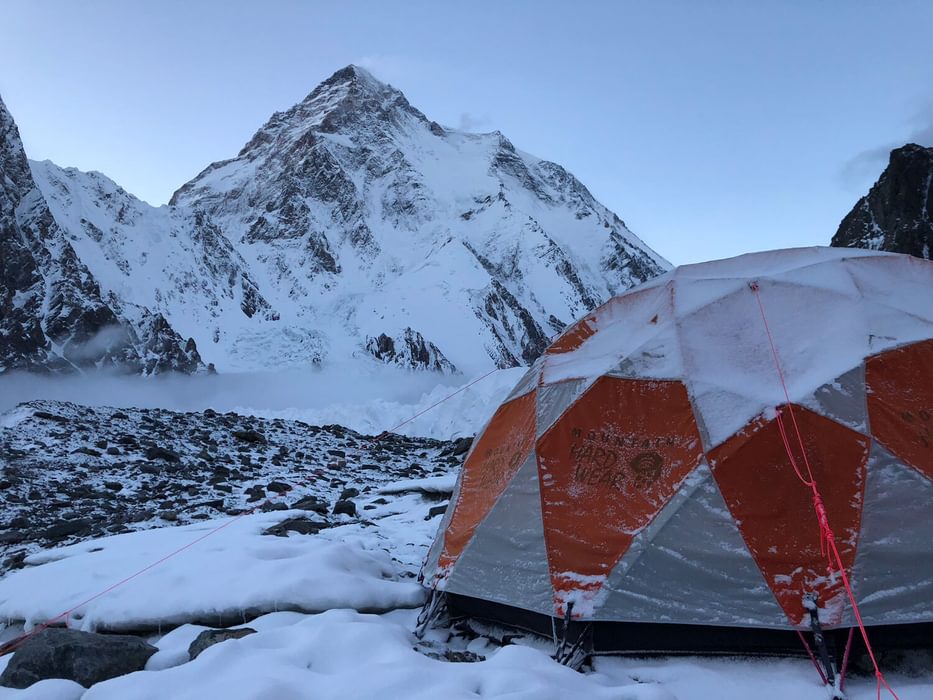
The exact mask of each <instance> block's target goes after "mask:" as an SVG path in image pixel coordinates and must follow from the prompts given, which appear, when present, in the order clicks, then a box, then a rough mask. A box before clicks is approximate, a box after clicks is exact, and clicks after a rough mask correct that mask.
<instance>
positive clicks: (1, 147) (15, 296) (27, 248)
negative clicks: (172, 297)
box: [0, 101, 204, 374]
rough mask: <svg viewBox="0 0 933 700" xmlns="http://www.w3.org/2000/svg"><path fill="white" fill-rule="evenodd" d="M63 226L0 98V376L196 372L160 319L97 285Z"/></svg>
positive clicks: (197, 363)
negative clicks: (16, 372) (18, 372)
mask: <svg viewBox="0 0 933 700" xmlns="http://www.w3.org/2000/svg"><path fill="white" fill-rule="evenodd" d="M67 229H68V227H64V228H63V227H62V226H60V225H59V222H58V221H57V219H56V217H55V216H54V215H53V214H52V212H51V211H50V210H49V207H48V205H47V202H46V200H45V198H44V197H43V194H42V192H41V191H40V189H39V188H38V187H37V186H36V182H35V181H34V179H33V177H32V174H31V172H30V168H29V163H28V161H27V160H26V153H25V151H24V150H23V144H22V141H21V140H20V137H19V132H18V130H17V128H16V124H15V123H14V122H13V118H12V116H11V115H10V113H9V112H8V111H7V109H6V106H5V105H4V104H3V102H2V101H0V373H2V372H5V371H7V370H12V369H27V370H56V371H67V370H75V369H78V370H82V369H88V368H92V367H120V368H121V369H123V370H129V371H133V372H142V373H145V374H151V373H155V372H160V371H166V370H176V371H182V372H189V373H190V372H194V371H198V370H199V369H203V368H204V365H203V364H202V363H201V359H200V357H199V356H198V351H197V348H196V347H195V345H194V343H193V342H192V341H188V342H186V341H184V340H183V338H182V337H181V336H179V335H178V333H177V332H175V330H174V329H173V328H172V327H171V325H170V324H169V323H168V322H167V321H166V319H165V318H164V317H163V316H162V315H160V314H159V313H153V312H152V311H151V310H150V309H149V308H147V305H146V304H136V303H133V301H132V300H129V299H124V298H119V297H114V296H112V295H109V294H107V293H106V290H103V289H101V286H100V285H99V283H98V280H97V279H96V278H95V277H94V274H93V273H92V272H91V271H90V270H89V269H88V265H86V264H85V263H84V262H83V260H82V257H83V256H82V255H81V254H80V253H81V251H80V250H76V248H75V247H74V246H72V240H73V239H74V237H73V235H70V233H69V231H68V230H67Z"/></svg>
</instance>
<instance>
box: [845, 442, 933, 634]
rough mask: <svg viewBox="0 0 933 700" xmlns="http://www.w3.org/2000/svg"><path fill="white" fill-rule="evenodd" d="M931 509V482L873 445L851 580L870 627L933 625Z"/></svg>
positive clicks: (849, 616)
mask: <svg viewBox="0 0 933 700" xmlns="http://www.w3.org/2000/svg"><path fill="white" fill-rule="evenodd" d="M931 503H933V482H931V481H930V480H929V479H927V478H926V477H924V476H923V475H921V474H920V473H919V472H918V471H916V470H915V469H912V468H911V467H907V466H904V465H903V464H901V463H900V462H899V461H898V460H897V459H896V458H895V457H894V456H892V455H891V453H890V452H888V451H887V450H885V449H884V448H883V447H882V446H881V445H879V444H877V443H875V444H874V446H873V447H872V453H871V457H870V458H869V464H868V478H867V480H866V484H865V504H864V506H863V508H862V535H861V538H860V539H859V544H858V551H857V552H856V556H855V565H854V567H853V575H852V579H853V587H854V589H855V596H856V600H857V601H858V604H859V610H860V611H861V613H862V618H863V619H864V621H865V623H866V624H873V625H884V624H894V623H898V622H930V621H933V567H931V566H930V564H931V562H933V520H931V519H930V504H931ZM847 622H849V623H852V624H854V619H853V618H852V615H851V612H850V611H848V612H847Z"/></svg>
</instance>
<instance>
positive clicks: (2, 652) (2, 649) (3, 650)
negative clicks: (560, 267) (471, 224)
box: [0, 368, 499, 656]
mask: <svg viewBox="0 0 933 700" xmlns="http://www.w3.org/2000/svg"><path fill="white" fill-rule="evenodd" d="M498 371H499V368H496V369H493V370H490V371H489V372H487V373H486V374H484V375H482V376H480V377H478V378H477V379H474V380H473V381H472V382H470V383H469V384H465V385H464V386H462V387H460V388H459V389H457V390H456V391H454V392H452V393H450V394H448V395H447V396H445V397H444V398H442V399H441V400H439V401H436V402H435V403H433V404H431V405H430V406H428V407H427V408H425V409H422V410H421V411H419V412H418V413H416V414H414V415H413V416H410V417H409V418H406V419H405V420H403V421H402V422H401V423H399V424H398V425H395V426H393V427H391V428H389V429H388V430H384V431H382V432H381V433H380V434H379V435H376V436H375V437H373V438H372V439H371V440H370V441H369V445H370V449H371V447H372V445H373V444H375V443H376V442H378V441H379V440H382V439H383V438H385V437H386V436H388V435H390V434H392V433H393V432H394V431H396V430H398V429H399V428H401V427H402V426H403V425H406V424H408V423H410V422H412V421H413V420H415V419H416V418H418V417H419V416H422V415H424V414H425V413H427V412H428V411H431V410H432V409H434V408H437V407H438V406H440V405H441V404H442V403H444V402H445V401H449V400H450V399H452V398H453V397H454V396H456V395H457V394H459V393H460V392H462V391H465V390H466V389H469V388H470V387H471V386H473V385H474V384H478V383H479V382H481V381H482V380H484V379H486V377H489V376H490V375H492V374H494V373H495V372H498ZM319 476H320V474H314V475H313V476H311V477H308V478H306V479H303V480H301V481H299V482H298V486H307V485H308V484H310V483H311V482H312V481H313V480H314V479H316V478H318V477H319ZM291 490H292V489H289V490H288V491H283V492H281V493H277V494H275V495H274V496H272V497H267V498H266V499H265V500H264V501H263V502H262V503H259V504H257V505H255V506H253V507H252V508H250V509H249V510H245V511H243V512H242V513H239V514H237V515H235V516H233V517H232V518H230V519H229V520H228V521H227V522H225V523H223V524H222V525H219V526H217V527H215V528H214V529H213V530H209V531H207V532H205V533H204V534H203V535H201V536H200V537H198V538H196V539H194V540H192V541H191V542H189V543H187V544H185V545H182V546H181V547H179V548H177V549H175V550H173V551H171V552H169V553H168V554H165V555H164V556H162V557H161V558H159V559H157V560H156V561H154V562H152V563H151V564H148V565H146V566H144V567H143V568H142V569H139V570H138V571H136V572H134V573H132V574H130V575H129V576H127V577H126V578H123V579H121V580H119V581H117V582H115V583H112V584H110V585H109V586H108V587H107V588H105V589H103V590H102V591H100V592H99V593H95V594H94V595H92V596H91V597H90V598H88V599H87V600H84V601H82V602H80V603H78V604H77V605H73V606H72V607H70V608H69V609H68V610H65V611H64V612H61V613H59V614H58V615H56V616H55V617H52V618H49V619H48V620H46V621H45V622H43V623H41V624H39V625H36V627H34V628H33V629H32V630H30V631H29V632H28V633H27V634H24V635H21V636H19V637H17V638H16V639H14V640H12V641H10V642H8V643H7V644H4V645H3V646H0V656H6V655H7V654H10V653H12V652H14V651H16V650H17V649H18V648H19V647H20V646H22V645H23V644H24V643H25V642H27V641H28V640H30V639H32V638H33V637H35V636H36V635H37V634H39V633H40V632H42V631H43V630H45V629H48V628H49V627H52V626H53V625H55V623H57V622H60V621H62V620H64V621H65V626H66V627H67V626H68V617H69V616H70V615H71V614H72V613H74V612H75V611H76V610H78V609H80V608H82V607H84V606H85V605H88V604H89V603H92V602H94V601H95V600H97V599H98V598H102V597H103V596H105V595H107V594H108V593H110V592H111V591H114V590H116V589H117V588H119V587H120V586H123V585H125V584H127V583H129V582H130V581H132V580H134V579H136V578H138V577H140V576H142V575H143V574H145V573H146V572H148V571H150V570H152V569H154V568H155V567H157V566H159V565H160V564H163V563H165V562H166V561H168V560H169V559H171V558H173V557H175V556H177V555H179V554H181V553H182V552H184V551H185V550H187V549H190V548H191V547H193V546H195V545H196V544H198V543H200V542H203V541H204V540H206V539H207V538H208V537H210V536H211V535H215V534H217V533H218V532H220V531H221V530H224V529H225V528H227V527H230V526H231V525H233V523H235V522H237V521H238V520H240V519H241V518H244V517H246V516H247V515H252V514H253V513H255V512H256V511H257V510H261V509H262V508H263V507H264V506H267V505H269V504H271V503H272V502H273V501H274V500H275V499H277V498H281V497H282V496H284V495H285V494H286V493H290V492H291Z"/></svg>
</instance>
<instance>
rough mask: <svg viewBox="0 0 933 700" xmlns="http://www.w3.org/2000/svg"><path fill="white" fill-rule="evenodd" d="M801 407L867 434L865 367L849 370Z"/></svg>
mask: <svg viewBox="0 0 933 700" xmlns="http://www.w3.org/2000/svg"><path fill="white" fill-rule="evenodd" d="M801 404H803V405H804V406H806V407H807V408H809V409H810V410H812V411H815V412H816V413H819V414H820V415H823V416H826V417H827V418H832V419H833V420H834V421H836V422H837V423H840V424H842V425H844V426H846V427H847V428H852V430H856V431H858V432H860V433H862V434H863V435H867V434H868V397H867V396H866V392H865V365H864V364H859V366H858V367H854V368H852V369H850V370H849V371H848V372H846V373H844V374H842V375H840V376H838V377H836V378H835V379H834V380H833V381H831V382H827V383H826V384H823V386H821V387H820V388H819V389H817V390H816V391H814V392H813V394H812V395H811V396H809V397H807V398H805V399H803V400H802V401H801Z"/></svg>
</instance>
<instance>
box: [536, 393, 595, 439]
mask: <svg viewBox="0 0 933 700" xmlns="http://www.w3.org/2000/svg"><path fill="white" fill-rule="evenodd" d="M592 383H593V380H591V379H565V380H564V381H562V382H557V383H555V384H545V385H543V386H541V387H540V388H539V389H538V403H537V413H536V416H535V422H536V430H537V433H538V437H541V435H543V434H544V433H546V432H547V430H548V428H550V427H551V426H552V425H554V423H555V421H557V419H558V418H560V416H561V415H562V414H563V413H564V411H566V410H567V409H568V408H569V406H570V404H572V403H573V402H574V401H575V400H576V399H577V398H578V397H579V396H580V394H582V393H583V392H584V391H586V389H587V387H589V386H590V385H591V384H592Z"/></svg>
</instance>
